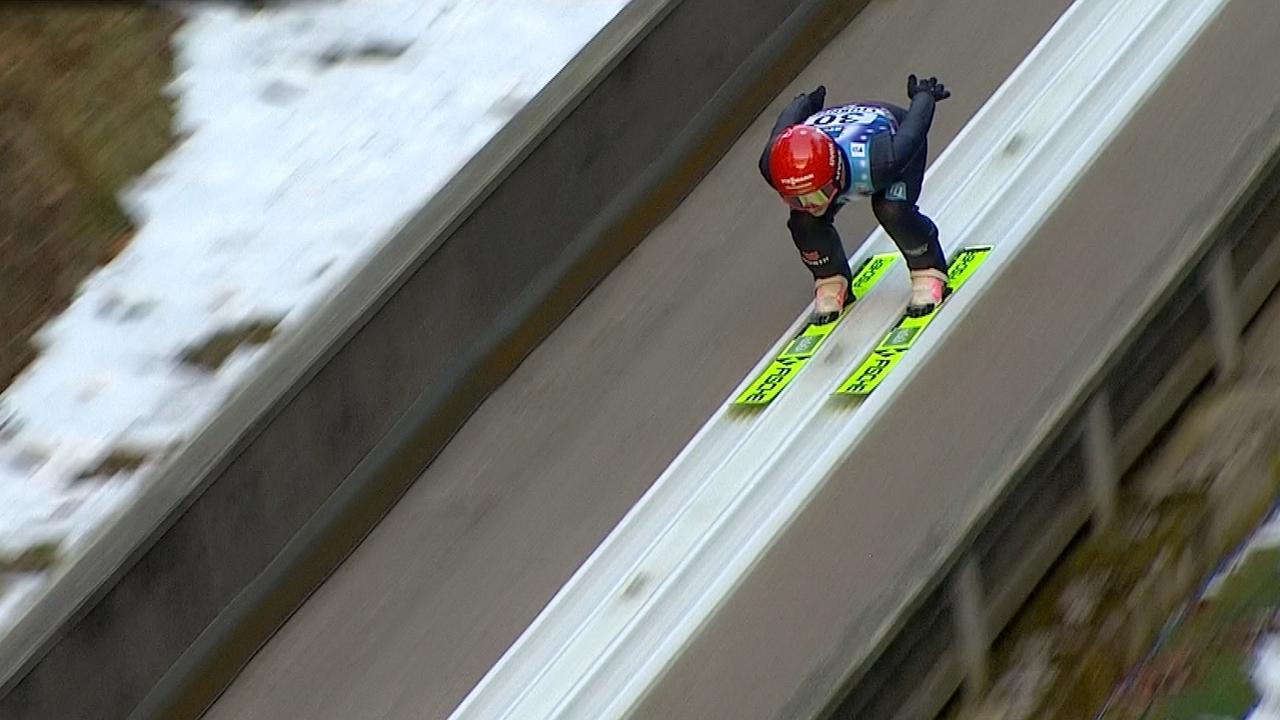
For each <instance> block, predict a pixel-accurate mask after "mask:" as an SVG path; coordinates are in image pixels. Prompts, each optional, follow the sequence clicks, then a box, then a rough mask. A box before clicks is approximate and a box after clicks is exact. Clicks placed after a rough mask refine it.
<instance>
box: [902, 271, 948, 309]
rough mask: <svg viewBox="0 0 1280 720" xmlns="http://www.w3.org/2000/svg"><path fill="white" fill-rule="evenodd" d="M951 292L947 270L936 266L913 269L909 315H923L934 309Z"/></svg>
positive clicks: (908, 307)
mask: <svg viewBox="0 0 1280 720" xmlns="http://www.w3.org/2000/svg"><path fill="white" fill-rule="evenodd" d="M950 294H951V286H950V285H949V284H948V283H947V272H946V271H945V270H938V269H935V268H925V269H923V270H912V271H911V304H910V305H907V317H923V316H925V315H928V314H929V313H931V312H933V311H934V308H936V307H938V306H939V305H941V304H942V301H943V300H946V299H947V296H948V295H950Z"/></svg>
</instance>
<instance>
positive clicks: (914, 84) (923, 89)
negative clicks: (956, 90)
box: [907, 75, 951, 102]
mask: <svg viewBox="0 0 1280 720" xmlns="http://www.w3.org/2000/svg"><path fill="white" fill-rule="evenodd" d="M918 93H929V94H930V95H932V96H933V99H934V102H937V101H940V100H946V99H947V98H949V97H951V91H950V90H948V89H947V88H946V87H944V86H943V85H942V83H940V82H938V78H936V77H930V78H928V79H927V80H917V79H916V76H915V75H909V76H908V77H907V98H908V99H911V98H914V97H915V96H916V95H917V94H918Z"/></svg>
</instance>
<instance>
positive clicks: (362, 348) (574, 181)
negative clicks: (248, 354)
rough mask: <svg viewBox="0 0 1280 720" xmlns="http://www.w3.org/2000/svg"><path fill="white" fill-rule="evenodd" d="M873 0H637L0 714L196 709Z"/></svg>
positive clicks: (199, 477) (114, 561) (32, 649)
mask: <svg viewBox="0 0 1280 720" xmlns="http://www.w3.org/2000/svg"><path fill="white" fill-rule="evenodd" d="M864 4H865V0H847V1H845V2H837V3H831V2H827V3H818V2H803V3H775V2H768V1H767V0H750V1H749V2H746V3H738V5H737V6H736V7H735V9H734V11H733V12H732V13H730V14H725V13H724V9H723V4H722V3H717V2H714V0H667V1H657V0H635V2H633V3H632V6H631V7H629V8H628V9H627V10H626V11H624V14H623V15H622V16H620V17H619V18H618V19H617V20H616V21H615V22H614V23H613V24H612V25H611V26H610V28H608V29H606V31H605V32H604V33H602V34H601V36H600V37H599V38H597V40H596V41H595V42H593V44H592V46H590V47H588V48H587V49H586V50H584V52H583V53H582V55H581V56H580V57H579V58H578V59H577V60H575V62H574V64H572V65H571V66H570V67H569V68H567V69H566V71H565V72H564V73H562V75H561V76H560V77H558V78H557V80H556V81H555V82H553V84H552V85H551V86H550V87H549V88H548V89H547V90H546V91H545V92H544V93H543V95H541V96H539V98H538V99H536V100H535V101H534V103H532V104H531V106H530V108H527V109H526V111H525V112H522V113H521V115H519V116H517V118H516V119H515V120H514V121H513V123H512V125H514V126H518V127H517V128H516V129H515V130H513V129H511V128H509V129H508V130H506V131H504V135H503V136H500V137H499V138H498V139H495V141H494V143H493V144H491V145H493V147H490V148H486V151H485V153H483V154H482V157H480V158H478V159H477V162H476V163H473V164H472V165H471V166H469V167H468V168H467V170H466V171H465V172H464V173H463V174H462V175H460V177H459V179H458V181H457V182H456V183H455V185H460V186H462V187H467V186H468V179H469V183H470V186H474V187H475V188H476V189H473V190H471V191H470V192H469V194H467V195H465V196H464V195H460V191H459V190H457V189H456V188H455V189H453V190H452V191H451V190H450V189H446V191H444V192H443V193H442V196H441V197H439V198H437V200H436V201H435V202H433V203H431V204H429V205H428V206H427V207H426V208H424V210H423V211H422V212H421V213H420V214H419V215H418V217H417V218H415V219H414V220H413V221H412V222H410V223H409V224H408V226H407V227H406V228H405V229H404V230H403V231H402V232H400V233H399V235H398V236H397V237H396V238H393V239H392V241H391V243H390V244H389V246H388V247H389V249H390V250H389V251H398V252H401V253H403V256H402V257H400V258H394V259H390V258H375V259H374V261H373V262H371V263H370V266H371V267H370V268H369V269H367V270H366V272H365V273H364V275H363V276H362V277H360V278H357V279H356V280H355V281H353V284H356V285H360V286H361V291H360V292H357V291H356V290H353V289H352V288H347V289H346V290H344V293H343V294H342V296H341V297H340V300H342V302H337V301H335V303H334V307H333V308H332V312H329V313H327V314H325V313H322V314H321V317H320V319H319V320H318V321H317V322H318V323H323V322H326V321H327V322H328V326H327V327H323V328H319V329H314V332H313V333H312V335H311V336H310V338H309V340H308V339H301V340H298V341H297V342H296V343H295V344H293V345H290V346H288V347H286V348H284V349H283V350H282V351H281V353H280V355H281V357H277V358H276V361H275V362H274V363H273V364H272V366H271V367H272V368H273V369H274V371H278V373H280V375H279V377H275V378H260V379H259V382H258V383H257V384H256V385H255V386H254V392H246V393H245V395H244V396H242V397H240V398H238V399H237V400H236V401H235V403H233V407H234V408H239V411H240V416H239V417H234V418H229V417H228V415H229V414H230V411H228V413H224V417H223V418H220V419H219V421H218V424H217V427H218V428H219V432H218V433H214V432H213V431H209V432H207V433H206V434H205V436H204V437H202V438H200V439H199V440H198V442H197V443H195V445H197V446H198V448H199V449H200V450H199V452H197V451H195V450H192V451H190V452H189V453H188V454H189V455H191V456H192V457H189V458H186V459H185V461H184V460H183V459H179V460H178V461H176V462H175V463H174V464H173V465H172V466H171V467H170V469H169V470H168V472H167V474H166V476H165V477H164V478H162V481H171V484H170V486H169V488H168V490H167V492H168V494H169V496H168V498H167V499H166V500H165V501H163V502H161V501H160V500H155V499H152V500H151V501H148V500H147V499H146V498H144V501H141V502H140V503H139V509H137V510H136V511H135V512H133V513H131V515H130V516H128V517H126V518H125V519H124V520H123V521H122V527H121V528H113V529H112V533H110V534H109V535H110V537H108V539H107V541H104V542H102V543H100V544H99V545H98V546H95V548H94V549H93V552H91V554H90V555H88V556H86V557H85V558H83V559H82V560H81V561H80V563H78V567H76V568H74V571H73V572H71V573H69V574H68V579H65V580H64V581H63V582H62V583H61V584H60V585H59V586H58V587H57V588H55V590H54V591H53V592H51V593H50V595H49V596H48V597H47V598H45V602H44V603H42V605H41V606H39V607H37V608H36V609H35V611H33V613H31V614H30V616H29V617H28V618H25V619H24V622H23V624H22V627H21V628H20V630H21V632H17V633H14V634H13V637H11V638H6V640H5V642H4V644H3V645H0V651H2V652H0V655H3V656H4V657H5V658H6V660H5V662H6V664H5V665H4V670H5V672H6V675H5V676H4V677H5V684H4V686H3V693H4V694H3V697H2V698H0V717H2V718H42V719H43V718H49V719H53V718H94V719H95V720H96V719H102V718H119V717H125V716H132V717H166V718H172V717H194V716H196V715H198V714H199V712H201V711H202V709H203V708H204V707H206V706H207V703H208V702H209V701H211V700H212V699H213V698H214V697H216V694H217V693H218V692H220V691H221V689H222V688H223V687H225V685H226V683H227V682H229V681H230V679H231V678H233V677H234V674H235V672H236V671H237V670H238V669H239V668H240V667H241V666H242V665H243V663H244V662H245V661H246V660H247V659H248V658H249V657H250V656H251V655H252V653H253V652H254V651H255V650H256V649H257V648H258V647H260V645H261V643H262V642H264V641H265V640H266V638H268V637H269V636H270V634H271V633H272V632H274V630H275V629H276V628H277V627H278V626H279V624H280V623H281V622H282V621H283V620H284V619H285V618H286V617H287V616H288V614H289V613H290V612H292V610H293V609H295V608H296V607H297V606H298V605H299V604H300V603H301V602H302V601H303V600H304V599H305V597H306V595H307V594H308V593H310V592H311V591H312V590H314V588H315V587H316V586H317V585H318V584H319V583H320V582H321V581H323V579H324V577H325V576H326V575H327V574H328V573H329V572H330V571H331V570H332V569H333V568H334V567H335V566H336V565H337V564H338V563H339V562H341V560H342V559H343V558H344V557H345V555H346V554H347V553H348V552H350V550H351V549H352V548H353V547H355V545H356V544H358V542H359V540H360V539H361V538H362V537H363V536H364V534H365V533H367V532H368V530H369V529H370V528H372V526H373V525H374V524H376V522H377V520H378V519H379V518H380V517H381V516H382V515H383V514H384V513H385V512H386V511H387V510H388V509H389V508H390V507H391V506H392V505H393V504H394V502H395V500H396V499H397V498H398V497H399V495H400V494H401V493H402V492H403V491H404V490H405V489H406V487H407V486H408V484H409V483H411V482H412V481H413V479H414V478H416V477H417V475H418V473H419V472H420V471H421V470H422V468H423V467H425V466H426V464H428V463H429V462H430V461H431V459H432V458H433V457H434V456H435V455H436V454H437V453H438V452H439V451H440V450H441V449H442V448H443V446H444V445H445V444H446V443H447V442H448V440H449V438H450V437H451V436H452V434H453V433H454V432H455V431H456V430H457V429H458V428H459V427H460V426H461V424H462V423H463V422H464V421H465V420H466V418H467V417H468V415H469V414H470V413H471V412H472V411H473V410H474V409H475V408H476V407H477V406H478V405H479V404H480V402H481V401H482V400H483V399H484V397H485V396H486V395H487V394H488V393H489V392H491V391H492V390H493V389H494V388H495V387H497V385H498V384H500V383H501V382H502V381H503V379H505V378H506V377H507V375H509V374H510V372H511V371H512V370H513V369H514V368H515V367H516V366H517V365H518V364H519V362H520V360H521V359H522V358H523V357H524V356H525V355H526V354H527V353H528V352H529V351H530V350H531V349H532V348H533V347H534V346H536V344H537V343H538V342H540V341H541V339H542V338H544V337H545V336H546V335H547V334H548V333H549V332H550V331H551V330H552V329H554V327H555V326H556V325H557V324H558V323H559V322H560V321H561V320H562V319H563V318H564V317H565V316H566V315H567V314H568V312H569V311H570V310H571V309H572V308H573V306H574V305H575V304H576V303H577V302H578V301H579V300H580V299H581V298H582V297H583V296H584V295H585V294H586V293H587V292H589V290H590V289H591V287H592V286H593V285H594V284H595V283H596V282H598V281H599V280H600V279H601V278H602V277H604V275H605V274H607V273H608V272H609V271H610V270H611V269H612V268H613V267H614V266H615V265H616V264H617V263H618V262H619V261H620V260H621V259H622V258H623V257H624V256H625V255H626V254H627V253H628V252H629V251H630V250H631V249H632V248H634V247H635V245H636V244H637V243H638V242H639V241H640V240H641V239H642V238H643V237H644V235H645V234H646V232H647V231H648V229H649V228H651V227H652V226H653V225H655V224H656V223H657V222H658V221H660V220H661V219H662V218H663V217H664V216H665V215H666V213H668V212H669V211H670V209H671V208H673V207H674V205H675V203H676V202H678V200H679V199H680V198H681V197H682V196H683V193H684V192H686V191H687V190H689V189H691V188H692V187H693V185H694V184H695V183H696V182H697V180H698V179H699V178H700V177H701V176H702V174H704V173H705V172H706V171H707V170H708V169H709V168H710V166H711V164H712V163H713V162H714V161H715V160H716V159H717V158H718V157H719V156H720V155H721V154H722V153H723V151H724V150H725V149H727V147H728V144H729V143H730V142H731V141H732V140H733V139H734V138H735V137H736V136H737V135H738V133H740V132H741V131H742V129H743V128H744V127H745V125H746V123H747V122H748V121H750V120H751V119H752V118H753V117H754V115H755V114H756V113H757V112H758V111H759V110H760V109H761V108H763V107H764V105H765V104H766V103H767V102H768V101H769V100H771V99H772V98H773V96H774V95H775V94H776V92H778V90H779V89H780V88H781V87H782V85H783V84H784V83H785V82H786V81H787V80H789V79H790V78H791V77H792V76H793V75H794V74H795V72H797V71H798V70H799V68H800V67H803V65H804V64H805V63H806V62H807V61H808V60H809V59H810V58H811V57H812V56H813V55H814V54H816V53H817V51H818V50H819V49H821V47H822V46H823V45H824V44H825V42H826V41H827V40H828V39H829V38H830V36H831V35H833V34H834V33H835V32H837V31H838V30H839V29H840V28H841V27H842V26H843V25H844V24H845V23H847V22H848V20H849V19H851V18H852V16H853V15H854V14H855V13H856V12H857V11H858V10H859V9H861V7H862V6H863V5H864ZM556 94H559V95H558V96H556ZM517 130H518V134H519V135H520V137H522V138H524V139H523V140H513V139H512V138H513V137H515V135H516V134H517V132H516V131H517ZM530 138H532V140H530ZM503 143H506V144H505V145H504V144H503ZM460 208H461V209H460ZM379 273H380V274H379ZM348 300H349V302H348ZM357 304H358V307H357ZM339 306H341V307H339ZM344 313H345V317H346V319H345V320H341V321H338V320H335V318H342V317H344ZM308 330H313V328H308ZM317 338H323V340H317ZM300 348H306V349H307V353H306V354H304V353H303V352H302V350H301V349H300ZM268 372H272V370H269V371H268ZM263 388H268V389H269V390H263ZM215 436H217V437H215ZM197 455H198V457H196V456H197ZM175 487H183V488H189V489H184V490H183V492H181V493H176V491H175V490H174V489H173V488H175ZM164 492H166V490H165V489H164V488H162V489H161V490H158V491H157V493H161V494H163V493H164ZM157 508H161V510H157ZM147 509H150V511H151V514H150V515H148V514H147V512H146V510H147ZM70 688H74V691H69V689H70ZM131 713H132V715H131Z"/></svg>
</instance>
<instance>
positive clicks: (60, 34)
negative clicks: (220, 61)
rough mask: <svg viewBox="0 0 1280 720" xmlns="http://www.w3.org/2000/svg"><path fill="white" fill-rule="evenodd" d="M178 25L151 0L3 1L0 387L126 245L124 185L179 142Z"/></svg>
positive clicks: (0, 21)
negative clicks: (49, 324)
mask: <svg viewBox="0 0 1280 720" xmlns="http://www.w3.org/2000/svg"><path fill="white" fill-rule="evenodd" d="M177 25H178V18H177V17H176V16H175V15H173V14H171V13H170V12H169V11H167V10H163V9H159V8H156V7H152V6H141V5H138V6H134V5H124V4H102V5H94V4H87V3H70V4H62V3H47V2H8V3H3V4H0V197H3V198H4V202H2V203H0V257H3V262H2V263H0V307H3V311H0V388H3V387H5V386H7V385H8V384H9V383H10V382H11V381H12V380H13V378H14V377H15V376H16V375H17V373H18V372H19V371H20V370H21V369H22V368H23V367H25V366H26V365H27V364H28V363H29V362H30V361H31V359H32V358H33V357H34V354H35V350H34V348H33V347H32V345H31V338H32V335H33V333H34V332H35V331H36V330H37V329H38V328H39V327H40V326H41V325H42V324H43V323H44V322H45V320H47V319H48V318H49V317H50V316H52V315H54V314H56V313H58V312H59V311H61V310H62V309H63V308H65V307H66V306H67V304H68V302H69V301H70V299H71V298H72V296H73V294H74V293H75V290H76V287H77V286H78V284H79V283H80V281H81V280H82V279H83V278H84V277H85V276H86V275H88V274H89V273H90V272H91V271H92V270H93V269H94V268H96V267H97V266H99V265H101V264H102V263H104V262H106V261H108V260H110V259H111V258H112V257H114V256H115V254H117V253H119V251H120V250H121V249H122V248H123V247H124V246H125V244H126V243H127V242H128V238H129V235H130V233H131V231H132V228H131V227H130V223H129V221H128V219H127V218H126V217H125V215H124V213H123V212H122V211H121V209H120V207H119V205H118V204H117V201H116V198H117V192H118V190H119V189H120V188H121V187H122V186H123V185H124V184H125V183H127V182H128V181H130V180H131V179H132V178H134V177H136V176H138V175H139V174H140V173H141V172H142V171H143V170H145V169H146V168H147V167H149V166H150V165H151V164H152V163H153V162H155V161H156V160H157V159H158V158H160V157H161V156H162V155H164V154H165V152H167V150H168V148H169V147H170V146H171V144H172V142H173V138H172V137H171V135H170V127H171V125H170V123H171V118H172V107H171V104H170V102H169V100H168V99H167V98H166V97H164V95H163V94H162V93H163V89H164V86H165V85H166V84H167V83H168V82H169V79H170V78H171V77H172V72H173V70H172V58H171V54H170V50H169V38H170V37H171V35H172V33H173V31H174V30H175V29H176V27H177Z"/></svg>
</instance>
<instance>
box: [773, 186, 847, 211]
mask: <svg viewBox="0 0 1280 720" xmlns="http://www.w3.org/2000/svg"><path fill="white" fill-rule="evenodd" d="M835 198H836V184H835V183H834V182H830V183H827V184H826V185H823V186H822V187H820V188H818V189H817V190H814V191H813V192H809V193H805V194H803V195H783V196H782V199H783V201H785V202H786V203H787V205H789V206H791V208H792V209H795V210H800V211H801V212H809V211H810V210H821V209H823V208H825V207H826V206H827V205H829V204H831V201H832V200H834V199H835Z"/></svg>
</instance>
